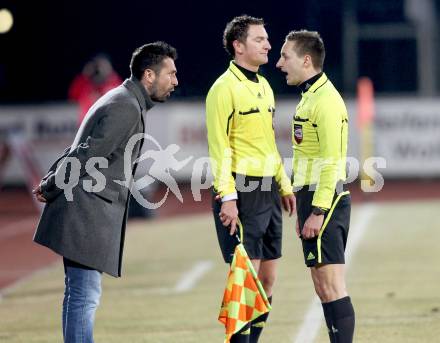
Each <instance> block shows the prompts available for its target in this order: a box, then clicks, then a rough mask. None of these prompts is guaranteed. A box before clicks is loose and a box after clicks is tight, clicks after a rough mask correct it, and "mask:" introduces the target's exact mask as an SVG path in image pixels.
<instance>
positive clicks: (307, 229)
mask: <svg viewBox="0 0 440 343" xmlns="http://www.w3.org/2000/svg"><path fill="white" fill-rule="evenodd" d="M323 222H324V215H323V214H322V215H319V216H317V215H316V214H313V213H312V214H311V215H310V216H309V218H307V220H306V222H305V223H304V227H303V230H302V233H301V235H302V237H303V238H304V239H311V238H315V237H316V236H318V235H319V230H321V227H322V223H323Z"/></svg>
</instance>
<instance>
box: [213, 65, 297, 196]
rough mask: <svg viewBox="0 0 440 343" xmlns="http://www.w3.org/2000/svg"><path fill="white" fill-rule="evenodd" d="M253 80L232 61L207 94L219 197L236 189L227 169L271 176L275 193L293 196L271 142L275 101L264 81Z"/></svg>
mask: <svg viewBox="0 0 440 343" xmlns="http://www.w3.org/2000/svg"><path fill="white" fill-rule="evenodd" d="M257 77H258V81H259V82H258V83H257V82H252V81H250V80H248V79H247V78H246V76H245V75H244V74H243V73H242V72H241V71H240V70H239V69H238V68H237V66H235V65H234V64H233V63H232V61H231V63H230V65H229V68H228V69H227V71H226V72H225V73H224V74H223V75H221V76H220V77H219V78H218V79H217V80H216V82H215V83H214V84H213V85H212V87H211V89H210V90H209V93H208V96H207V98H206V125H207V129H208V148H209V155H210V157H211V163H212V171H213V174H214V187H215V189H216V191H217V192H219V193H220V195H221V196H222V197H223V196H225V195H228V194H232V193H235V192H236V189H235V181H234V178H233V177H232V173H233V172H235V173H237V174H243V175H249V176H261V177H263V176H275V179H276V181H277V184H278V188H279V191H280V194H281V195H282V196H284V195H287V194H292V186H291V183H290V181H289V179H288V177H287V175H286V173H285V171H284V167H283V164H282V160H281V157H280V155H279V153H278V149H277V146H276V143H275V134H274V129H273V116H274V113H275V101H274V96H273V92H272V89H271V87H270V85H269V83H268V82H267V80H266V79H265V78H264V77H262V76H260V75H257Z"/></svg>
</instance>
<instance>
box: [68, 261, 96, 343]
mask: <svg viewBox="0 0 440 343" xmlns="http://www.w3.org/2000/svg"><path fill="white" fill-rule="evenodd" d="M64 270H65V285H66V288H65V290H64V301H63V337H64V342H65V343H93V324H94V322H95V312H96V309H97V307H98V305H99V299H100V298H101V273H100V272H98V271H97V270H92V269H83V268H74V267H70V266H66V265H65V266H64Z"/></svg>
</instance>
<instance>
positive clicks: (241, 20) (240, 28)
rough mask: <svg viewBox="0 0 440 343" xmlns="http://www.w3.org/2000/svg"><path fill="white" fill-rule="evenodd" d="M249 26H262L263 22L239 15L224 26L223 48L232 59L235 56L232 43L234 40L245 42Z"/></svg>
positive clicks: (259, 19)
mask: <svg viewBox="0 0 440 343" xmlns="http://www.w3.org/2000/svg"><path fill="white" fill-rule="evenodd" d="M249 25H264V20H263V19H261V18H255V17H251V16H248V15H241V16H239V17H235V18H234V19H232V20H231V21H230V22H229V23H227V24H226V28H225V31H224V32H223V46H224V48H225V49H226V51H227V52H228V54H229V55H231V56H232V57H234V56H235V50H234V46H233V44H232V43H233V42H234V41H235V40H238V41H240V42H241V43H244V42H245V41H246V37H247V34H248V29H249Z"/></svg>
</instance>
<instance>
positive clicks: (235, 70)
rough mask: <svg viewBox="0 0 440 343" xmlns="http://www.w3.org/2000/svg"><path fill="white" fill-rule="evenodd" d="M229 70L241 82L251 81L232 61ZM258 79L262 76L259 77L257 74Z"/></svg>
mask: <svg viewBox="0 0 440 343" xmlns="http://www.w3.org/2000/svg"><path fill="white" fill-rule="evenodd" d="M229 70H230V71H231V73H232V74H234V75H235V77H236V78H237V79H239V80H240V81H246V80H249V79H248V78H247V77H246V75H244V74H243V72H242V71H241V70H240V69H238V67H237V66H236V65H235V64H234V63H233V62H232V61H230V62H229ZM257 78H258V79H259V78H260V76H259V75H258V73H257Z"/></svg>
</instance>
